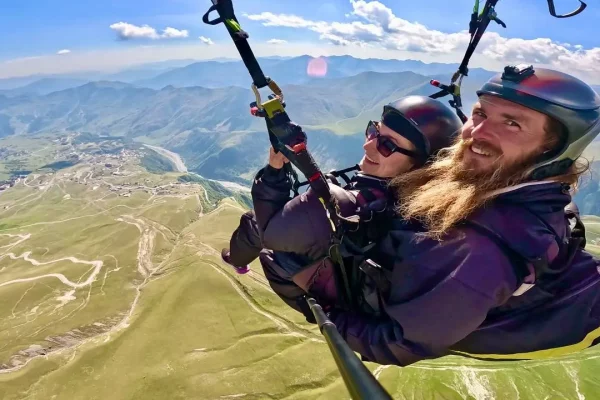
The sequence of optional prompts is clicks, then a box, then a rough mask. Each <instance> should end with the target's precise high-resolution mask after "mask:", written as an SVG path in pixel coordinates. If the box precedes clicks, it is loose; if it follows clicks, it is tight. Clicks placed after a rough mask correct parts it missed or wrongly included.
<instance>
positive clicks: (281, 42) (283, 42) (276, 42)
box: [267, 39, 287, 44]
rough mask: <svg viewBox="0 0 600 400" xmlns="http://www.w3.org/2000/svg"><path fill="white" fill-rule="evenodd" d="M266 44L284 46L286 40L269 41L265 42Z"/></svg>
mask: <svg viewBox="0 0 600 400" xmlns="http://www.w3.org/2000/svg"><path fill="white" fill-rule="evenodd" d="M267 43H269V44H286V43H287V40H283V39H271V40H267Z"/></svg>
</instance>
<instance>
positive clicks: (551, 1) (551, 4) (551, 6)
mask: <svg viewBox="0 0 600 400" xmlns="http://www.w3.org/2000/svg"><path fill="white" fill-rule="evenodd" d="M578 1H579V3H581V5H580V6H579V8H578V9H577V10H575V11H573V12H570V13H568V14H563V15H557V14H556V9H555V8H554V0H548V8H549V9H550V15H552V16H553V17H556V18H569V17H574V16H575V15H577V14H579V13H580V12H582V11H583V10H585V8H586V7H587V4H585V3H584V2H583V1H581V0H578Z"/></svg>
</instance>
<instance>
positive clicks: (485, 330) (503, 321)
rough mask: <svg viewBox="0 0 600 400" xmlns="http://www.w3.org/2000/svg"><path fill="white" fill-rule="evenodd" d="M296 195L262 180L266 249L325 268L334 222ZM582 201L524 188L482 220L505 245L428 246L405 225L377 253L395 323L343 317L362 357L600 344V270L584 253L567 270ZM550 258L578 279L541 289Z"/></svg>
mask: <svg viewBox="0 0 600 400" xmlns="http://www.w3.org/2000/svg"><path fill="white" fill-rule="evenodd" d="M290 186H291V183H290V182H289V181H288V182H286V178H285V176H284V175H283V173H282V172H281V171H277V170H273V169H271V168H269V167H267V168H266V169H264V170H263V171H261V173H259V175H258V176H257V180H256V181H255V184H254V186H253V188H252V195H253V201H254V208H255V213H256V217H257V222H258V224H259V227H260V229H261V231H262V232H263V235H264V236H263V245H264V247H266V248H270V249H273V250H276V251H285V252H292V253H298V254H304V255H308V256H309V258H310V259H311V260H318V259H319V258H322V257H323V256H324V255H325V254H326V251H327V247H326V246H327V245H328V243H329V235H330V232H331V231H330V228H329V225H328V222H327V219H326V217H325V211H324V209H323V206H322V205H321V204H320V203H319V201H318V200H317V199H316V196H314V194H311V192H310V191H309V192H307V193H306V194H305V195H303V196H299V197H296V198H294V199H293V200H291V201H290V197H289V189H290ZM340 190H341V189H340ZM342 191H343V190H342ZM341 195H343V193H342V194H341ZM350 197H352V196H350ZM570 201H571V197H570V195H569V194H568V192H566V191H565V190H564V187H563V185H561V184H559V183H551V182H547V183H542V184H533V185H526V186H522V187H515V188H512V190H510V191H507V192H506V193H503V194H501V195H499V196H498V197H497V198H496V199H495V200H494V201H493V202H491V203H490V204H489V205H488V206H487V207H486V208H485V209H482V210H480V211H479V212H478V213H476V214H475V215H473V216H472V218H471V220H472V221H474V222H477V224H478V225H479V226H483V227H485V228H487V229H488V230H490V231H491V232H495V234H497V235H498V237H497V238H492V237H490V235H488V234H486V233H484V232H481V230H479V229H475V228H473V227H472V226H469V225H465V226H460V227H457V228H455V229H453V231H451V232H450V234H449V235H448V237H446V238H444V240H443V241H441V242H438V241H434V240H429V239H424V240H423V239H419V240H418V230H419V229H418V226H415V225H412V224H407V223H406V222H404V221H402V220H400V219H399V218H396V219H395V220H394V221H393V223H392V225H391V227H386V228H385V229H386V230H387V233H385V235H384V237H383V239H381V240H379V241H378V243H377V247H376V248H375V250H374V251H373V252H371V254H370V256H371V258H372V259H373V260H374V261H376V262H377V263H379V264H380V265H381V266H382V267H383V268H384V271H385V275H386V277H387V279H388V281H389V282H390V283H391V290H390V291H389V293H386V294H385V296H384V298H383V310H382V311H383V313H381V315H377V316H375V315H365V314H364V313H361V314H358V313H350V312H344V311H333V312H332V313H331V316H330V318H331V319H332V321H333V322H334V323H335V324H336V326H337V328H338V330H339V331H340V333H341V334H342V335H343V336H344V338H345V339H346V341H347V342H348V344H349V345H350V347H351V348H352V349H353V350H354V351H356V352H358V353H360V354H361V355H363V356H364V357H365V358H366V359H368V360H371V361H374V362H377V363H380V364H396V365H408V364H411V363H414V362H416V361H419V360H422V359H426V358H436V357H440V356H443V355H447V354H453V353H456V354H464V355H471V356H475V357H480V358H491V359H523V358H525V359H527V358H535V357H537V356H539V355H540V354H542V355H543V354H548V353H549V352H554V354H557V353H561V352H568V351H573V350H579V349H581V348H584V347H586V346H589V345H590V344H592V343H594V342H595V339H596V337H598V336H600V332H596V330H598V331H600V329H599V327H600V287H599V285H600V275H599V274H598V270H597V267H598V266H599V264H600V263H599V262H598V260H596V259H594V258H592V257H591V256H589V254H587V253H586V252H583V251H581V250H578V251H577V252H576V253H575V256H574V257H573V259H572V260H571V261H569V260H566V261H565V260H561V259H559V258H562V257H563V255H564V253H565V248H566V245H565V241H566V240H567V239H568V237H569V234H570V232H569V227H568V222H567V220H566V218H565V212H564V208H565V206H566V205H567V204H568V203H569V202H570ZM348 204H354V203H352V201H350V202H349V203H348ZM355 206H356V204H354V207H355ZM350 208H352V207H350ZM540 258H542V259H546V260H547V261H548V263H549V264H550V265H552V262H553V261H555V260H558V261H556V263H557V265H553V267H556V268H559V267H560V268H562V267H563V266H566V267H567V268H565V270H564V271H562V272H560V273H556V274H554V275H551V276H544V277H542V278H540V279H536V277H535V272H534V265H535V264H536V260H538V259H540ZM563 261H564V262H563ZM517 264H523V266H524V267H525V268H517ZM523 269H525V270H526V271H529V272H530V273H529V274H528V275H529V276H525V277H524V276H522V275H527V273H526V274H521V271H522V270H523ZM523 284H525V285H523ZM525 289H529V290H527V291H525V292H524V290H525ZM523 292H524V293H523ZM520 293H522V294H520ZM376 306H377V305H375V306H374V308H376ZM586 336H587V337H586ZM584 338H585V340H584ZM567 346H570V347H567ZM540 351H541V352H542V353H540Z"/></svg>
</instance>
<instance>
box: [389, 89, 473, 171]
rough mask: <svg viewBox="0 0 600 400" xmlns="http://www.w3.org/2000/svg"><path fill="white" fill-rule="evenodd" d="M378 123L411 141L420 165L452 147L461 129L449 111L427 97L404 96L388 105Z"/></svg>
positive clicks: (456, 118) (458, 120)
mask: <svg viewBox="0 0 600 400" xmlns="http://www.w3.org/2000/svg"><path fill="white" fill-rule="evenodd" d="M381 122H382V123H383V124H384V125H385V126H387V127H388V128H390V129H392V130H393V131H394V132H397V133H398V134H400V135H402V136H404V137H405V138H407V139H408V140H410V141H411V143H413V144H414V145H415V147H416V148H417V152H418V153H419V154H422V156H423V157H422V160H421V161H422V162H423V163H425V162H426V161H427V160H428V159H430V158H431V157H432V156H434V155H435V154H437V152H438V151H439V150H441V149H443V148H445V147H449V146H451V145H452V143H453V141H454V139H455V138H456V136H457V135H458V134H459V132H460V130H461V128H462V126H463V123H462V121H461V120H460V118H459V117H458V116H457V115H456V114H455V113H454V111H453V110H452V109H450V108H449V107H447V106H446V105H445V104H444V103H442V102H441V101H439V100H436V99H432V98H430V97H427V96H406V97H402V98H400V99H398V100H396V101H393V102H391V103H389V104H387V105H386V106H384V107H383V114H382V116H381Z"/></svg>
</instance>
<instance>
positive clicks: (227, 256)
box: [221, 248, 250, 275]
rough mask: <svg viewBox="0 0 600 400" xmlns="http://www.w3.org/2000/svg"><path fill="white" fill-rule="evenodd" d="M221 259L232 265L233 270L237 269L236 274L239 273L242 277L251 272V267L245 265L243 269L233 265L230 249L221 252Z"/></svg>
mask: <svg viewBox="0 0 600 400" xmlns="http://www.w3.org/2000/svg"><path fill="white" fill-rule="evenodd" d="M221 258H222V259H223V261H225V262H226V263H227V264H229V265H231V266H232V267H233V269H235V272H237V273H238V274H240V275H244V274H247V273H248V272H250V266H249V265H245V266H243V267H238V266H236V265H233V264H232V263H231V253H230V252H229V249H227V248H225V249H223V250H221Z"/></svg>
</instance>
